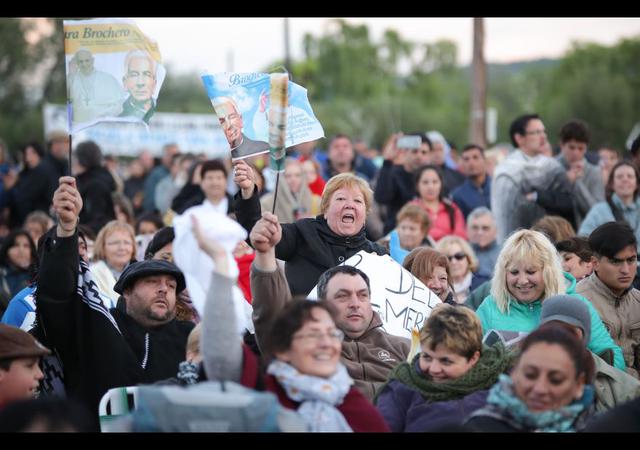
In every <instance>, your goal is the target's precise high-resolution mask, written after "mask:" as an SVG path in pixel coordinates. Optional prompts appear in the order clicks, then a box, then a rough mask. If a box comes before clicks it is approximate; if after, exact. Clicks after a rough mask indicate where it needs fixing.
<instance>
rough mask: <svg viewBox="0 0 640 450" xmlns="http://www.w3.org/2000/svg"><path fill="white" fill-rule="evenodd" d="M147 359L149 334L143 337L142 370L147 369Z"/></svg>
mask: <svg viewBox="0 0 640 450" xmlns="http://www.w3.org/2000/svg"><path fill="white" fill-rule="evenodd" d="M148 359H149V333H145V335H144V359H143V360H142V368H143V369H146V368H147V361H148Z"/></svg>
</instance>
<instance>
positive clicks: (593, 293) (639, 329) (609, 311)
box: [576, 272, 640, 378]
mask: <svg viewBox="0 0 640 450" xmlns="http://www.w3.org/2000/svg"><path fill="white" fill-rule="evenodd" d="M576 292H577V293H578V294H580V295H583V296H585V297H586V298H587V299H588V300H589V301H591V303H592V304H593V306H594V307H595V308H596V310H597V311H598V314H599V315H600V318H601V319H602V322H603V323H604V326H605V327H607V330H608V331H609V334H611V337H612V338H613V340H614V341H615V342H616V344H618V345H619V346H620V348H622V353H623V354H624V360H625V363H626V365H627V371H628V372H629V373H630V374H631V375H633V376H634V377H636V378H638V370H639V369H640V290H638V289H635V288H632V289H630V290H629V291H627V292H625V293H624V294H623V295H622V296H621V297H616V296H615V295H614V294H613V292H611V290H610V289H609V288H608V287H607V286H606V285H605V284H604V283H603V282H602V280H600V278H598V276H597V274H596V273H595V272H594V273H593V274H591V275H590V276H589V277H587V278H585V279H584V280H582V281H580V282H579V283H578V285H577V286H576Z"/></svg>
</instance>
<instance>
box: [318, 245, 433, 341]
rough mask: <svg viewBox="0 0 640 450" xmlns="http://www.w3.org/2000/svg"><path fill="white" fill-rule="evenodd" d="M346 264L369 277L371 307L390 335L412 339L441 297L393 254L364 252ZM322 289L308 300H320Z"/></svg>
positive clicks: (357, 254) (354, 256) (348, 260)
mask: <svg viewBox="0 0 640 450" xmlns="http://www.w3.org/2000/svg"><path fill="white" fill-rule="evenodd" d="M344 264H346V265H349V266H353V267H357V268H358V269H360V270H362V271H363V272H364V273H366V274H367V276H368V277H369V283H370V285H371V305H372V306H373V310H374V311H376V312H377V313H378V314H380V317H381V318H382V321H383V322H384V328H385V330H386V331H387V333H390V334H394V335H396V336H402V337H406V338H408V339H411V330H412V329H413V328H414V327H416V328H417V329H418V330H419V329H420V328H422V325H423V323H424V321H425V319H426V318H427V317H429V315H430V314H431V310H432V309H433V308H434V307H435V306H436V305H437V304H439V303H442V302H441V300H440V298H439V297H438V296H437V295H436V294H434V293H433V292H431V291H430V290H429V288H427V287H426V286H425V285H424V283H422V282H421V281H420V280H419V279H417V278H416V277H414V276H413V275H412V274H411V273H410V272H409V271H408V270H406V269H405V268H403V267H402V266H401V265H400V264H398V263H397V262H396V261H394V260H393V259H392V258H391V257H390V256H389V255H384V256H379V255H376V254H374V253H367V252H365V251H364V250H361V251H360V252H358V253H356V254H355V255H353V256H352V257H351V258H349V259H347V260H346V261H345V262H344ZM317 288H318V286H316V287H314V288H313V289H312V290H311V293H310V294H309V296H308V297H307V298H309V299H310V300H316V299H317V298H318V289H317Z"/></svg>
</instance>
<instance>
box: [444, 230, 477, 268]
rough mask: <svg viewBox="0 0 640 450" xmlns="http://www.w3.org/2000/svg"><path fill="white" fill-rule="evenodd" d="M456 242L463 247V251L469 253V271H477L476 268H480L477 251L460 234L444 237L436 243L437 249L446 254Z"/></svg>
mask: <svg viewBox="0 0 640 450" xmlns="http://www.w3.org/2000/svg"><path fill="white" fill-rule="evenodd" d="M454 244H457V245H458V246H459V247H460V248H461V249H462V251H463V253H464V254H465V255H467V260H468V261H469V271H471V272H475V271H476V270H478V258H477V257H476V252H474V251H473V249H472V248H471V246H470V245H469V243H468V242H467V241H465V240H464V239H462V238H461V237H460V236H445V237H443V238H442V239H440V240H439V241H438V243H437V244H436V250H438V251H439V252H441V253H443V254H445V256H446V253H447V250H448V249H449V247H451V246H452V245H454Z"/></svg>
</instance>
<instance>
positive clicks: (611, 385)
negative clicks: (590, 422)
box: [592, 353, 640, 413]
mask: <svg viewBox="0 0 640 450" xmlns="http://www.w3.org/2000/svg"><path fill="white" fill-rule="evenodd" d="M592 355H593V362H594V363H595V369H596V370H595V373H596V379H595V382H594V383H593V384H594V387H595V389H596V411H597V412H599V413H600V412H603V411H607V410H609V409H611V408H613V407H615V406H619V405H621V404H622V403H625V402H628V401H629V400H633V399H634V398H636V397H640V381H638V380H637V379H635V378H633V377H632V376H631V375H629V374H628V373H625V372H623V371H622V370H620V369H616V368H615V367H612V366H610V365H609V364H607V363H606V362H605V361H604V360H603V359H602V358H600V357H599V356H598V355H595V354H593V353H592Z"/></svg>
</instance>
